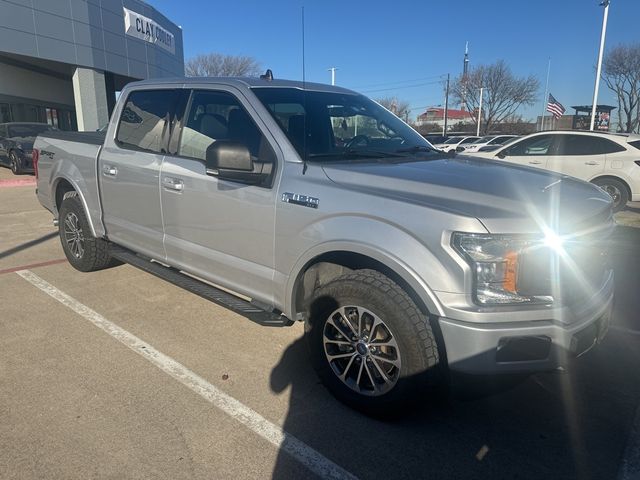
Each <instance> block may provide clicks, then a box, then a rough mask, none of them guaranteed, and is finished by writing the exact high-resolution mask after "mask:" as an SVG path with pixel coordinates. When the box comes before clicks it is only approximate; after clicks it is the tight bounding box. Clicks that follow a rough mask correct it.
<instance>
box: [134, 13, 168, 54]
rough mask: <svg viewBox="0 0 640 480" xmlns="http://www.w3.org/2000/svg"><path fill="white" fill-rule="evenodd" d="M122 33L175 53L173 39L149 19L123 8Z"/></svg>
mask: <svg viewBox="0 0 640 480" xmlns="http://www.w3.org/2000/svg"><path fill="white" fill-rule="evenodd" d="M123 9H124V31H125V33H126V34H127V35H130V36H132V37H135V38H139V39H141V40H144V41H145V42H149V43H153V44H154V45H158V46H159V47H161V48H164V49H165V50H166V51H168V52H171V53H172V54H175V53H176V45H175V37H174V36H173V34H172V33H170V32H169V31H167V30H165V29H164V28H162V27H161V26H160V25H158V24H157V23H156V22H154V21H153V20H151V19H150V18H147V17H145V16H144V15H140V14H139V13H136V12H134V11H132V10H129V9H128V8H124V7H123Z"/></svg>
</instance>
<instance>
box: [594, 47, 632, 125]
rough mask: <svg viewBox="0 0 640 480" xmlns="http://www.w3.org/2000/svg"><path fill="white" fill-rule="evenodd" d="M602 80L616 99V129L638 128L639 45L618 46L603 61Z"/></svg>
mask: <svg viewBox="0 0 640 480" xmlns="http://www.w3.org/2000/svg"><path fill="white" fill-rule="evenodd" d="M602 78H603V80H604V81H605V83H606V84H607V87H609V88H610V89H611V90H612V91H613V93H615V94H616V97H617V98H618V129H619V130H621V131H624V132H628V133H631V132H636V131H638V128H639V127H640V43H635V44H631V45H618V46H617V47H615V48H613V49H611V50H610V51H609V52H608V53H607V56H606V58H605V59H604V65H603V71H602Z"/></svg>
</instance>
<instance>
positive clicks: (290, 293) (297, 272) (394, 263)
mask: <svg viewBox="0 0 640 480" xmlns="http://www.w3.org/2000/svg"><path fill="white" fill-rule="evenodd" d="M332 252H351V253H354V254H357V255H364V256H366V257H369V258H371V259H373V260H375V261H377V262H380V263H382V264H383V265H385V266H386V267H388V268H389V269H390V270H392V271H393V272H394V273H395V274H396V275H398V276H399V277H400V278H402V280H403V281H404V282H406V284H407V285H408V286H409V287H410V288H411V289H412V290H413V291H414V292H415V294H416V295H417V297H418V298H419V299H420V301H421V302H422V303H423V304H424V306H425V307H426V308H427V310H428V311H429V313H432V314H434V315H439V316H443V315H444V310H443V309H442V306H441V304H440V301H439V300H438V298H437V297H436V295H435V293H434V291H433V290H432V289H431V287H430V286H429V285H427V284H426V283H425V282H424V281H423V280H422V279H421V278H420V276H419V275H418V274H417V273H416V271H415V270H414V269H413V268H411V267H410V266H409V265H408V264H407V263H406V262H404V261H402V260H401V259H400V258H397V257H396V256H395V255H393V254H391V253H390V252H385V251H383V250H381V249H378V248H376V247H374V246H372V245H368V244H364V243H352V242H345V241H335V242H333V241H332V242H326V243H322V244H319V245H316V246H314V247H312V248H310V249H309V250H307V251H306V252H305V253H304V254H303V255H302V256H301V257H300V258H299V259H298V260H297V261H296V263H295V265H294V267H293V269H292V270H291V274H290V275H289V277H288V280H287V284H286V291H285V305H286V306H287V308H288V309H289V312H287V313H289V314H291V315H293V317H295V313H296V298H295V291H296V289H297V287H298V284H299V282H300V280H301V278H302V273H303V272H305V271H306V270H307V268H308V266H309V265H310V264H313V263H315V262H314V260H315V259H317V258H319V257H321V256H322V255H325V254H329V253H332ZM290 318H291V317H290Z"/></svg>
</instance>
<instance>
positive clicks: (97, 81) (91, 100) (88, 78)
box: [73, 67, 109, 132]
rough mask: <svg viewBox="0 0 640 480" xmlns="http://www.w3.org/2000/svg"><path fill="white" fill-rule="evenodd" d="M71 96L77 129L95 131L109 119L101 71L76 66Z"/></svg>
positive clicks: (105, 90)
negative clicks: (74, 105)
mask: <svg viewBox="0 0 640 480" xmlns="http://www.w3.org/2000/svg"><path fill="white" fill-rule="evenodd" d="M73 96H74V100H75V104H76V116H77V118H78V130H79V131H81V132H83V131H85V132H91V131H95V130H97V129H99V128H100V127H102V126H103V125H104V124H106V123H107V122H108V121H109V111H108V108H107V89H106V86H105V81H104V73H103V72H99V71H96V70H93V69H91V68H81V67H77V68H76V71H75V72H74V73H73Z"/></svg>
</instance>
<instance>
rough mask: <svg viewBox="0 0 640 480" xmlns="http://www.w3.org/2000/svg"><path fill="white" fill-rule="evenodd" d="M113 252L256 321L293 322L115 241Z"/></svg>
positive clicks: (274, 324)
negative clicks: (143, 255) (116, 243)
mask: <svg viewBox="0 0 640 480" xmlns="http://www.w3.org/2000/svg"><path fill="white" fill-rule="evenodd" d="M109 254H110V255H111V256H112V257H113V258H115V259H117V260H120V261H121V262H124V263H128V264H129V265H132V266H134V267H136V268H139V269H140V270H143V271H145V272H147V273H150V274H152V275H155V276H156V277H159V278H162V279H163V280H166V281H168V282H170V283H173V284H174V285H176V286H177V287H180V288H183V289H185V290H187V291H189V292H191V293H194V294H196V295H198V296H200V297H202V298H204V299H205V300H209V301H211V302H213V303H216V304H218V305H220V306H222V307H225V308H228V309H229V310H232V311H234V312H235V313H237V314H239V315H242V316H243V317H246V318H248V319H249V320H251V321H252V322H255V323H258V324H260V325H264V326H268V327H286V326H290V325H293V322H292V321H291V320H289V319H288V318H287V317H285V316H284V315H281V314H279V313H277V312H270V311H267V310H265V309H264V308H262V307H261V306H260V305H258V304H256V303H252V302H248V301H246V300H243V299H242V298H239V297H236V296H235V295H232V294H230V293H227V292H225V291H224V290H221V289H219V288H216V287H214V286H213V285H209V284H208V283H205V282H203V281H201V280H198V279H196V278H194V277H191V276H189V275H187V274H185V273H182V272H181V271H180V270H177V269H175V268H173V267H165V266H164V265H163V264H161V263H158V262H154V261H152V260H149V259H147V258H145V257H142V256H140V255H138V254H136V253H134V252H132V251H131V250H128V249H126V248H123V247H120V246H116V245H113V244H111V245H110V250H109Z"/></svg>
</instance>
